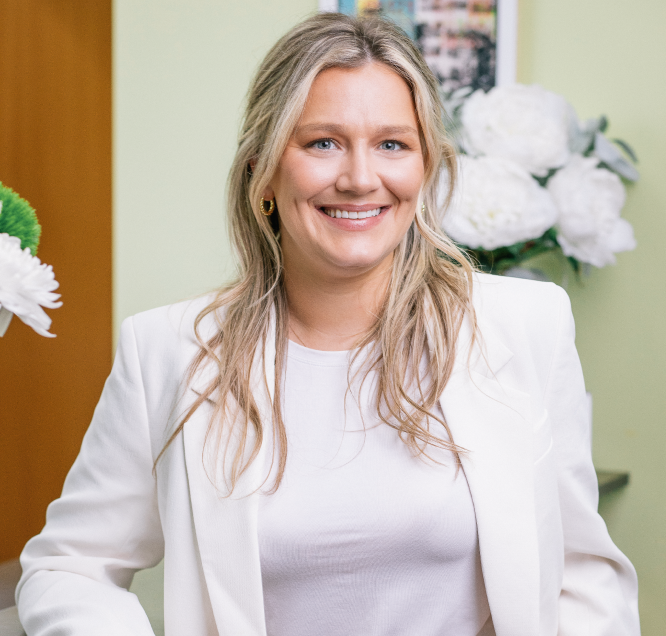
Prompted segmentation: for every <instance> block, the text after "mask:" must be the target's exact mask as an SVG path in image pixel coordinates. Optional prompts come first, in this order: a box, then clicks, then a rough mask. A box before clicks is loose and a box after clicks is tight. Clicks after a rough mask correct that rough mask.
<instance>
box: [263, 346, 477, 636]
mask: <svg viewBox="0 0 666 636" xmlns="http://www.w3.org/2000/svg"><path fill="white" fill-rule="evenodd" d="M348 364H349V353H348V352H344V351H333V352H331V351H315V350H313V349H307V348H305V347H302V346H300V345H298V344H295V343H293V342H289V351H288V360H287V370H286V379H285V393H284V420H285V426H286V429H287V439H288V458H287V467H286V471H285V475H284V480H283V482H282V484H281V486H280V488H279V489H278V490H277V492H276V493H275V494H272V495H263V496H262V498H261V503H260V507H259V546H260V555H261V570H262V578H263V587H264V602H265V609H266V622H267V629H268V636H353V635H359V636H361V635H362V636H389V635H395V636H408V635H412V634H413V635H414V636H476V634H477V633H478V632H479V630H480V629H481V627H482V626H483V625H484V623H485V622H486V620H487V619H488V617H489V615H490V611H489V608H488V601H487V598H486V593H485V587H484V583H483V576H482V573H481V562H480V557H479V547H478V538H477V529H476V518H475V515H474V507H473V505H472V499H471V496H470V493H469V489H468V486H467V481H466V479H465V475H464V473H463V471H462V470H460V471H459V472H458V475H457V477H456V470H455V464H454V458H453V456H452V455H451V454H450V453H449V452H447V451H443V450H440V449H435V448H433V449H432V453H433V455H434V456H435V457H436V458H437V459H438V461H440V462H444V463H445V465H441V464H436V463H434V462H428V461H426V460H424V459H423V458H417V457H415V456H414V455H413V454H412V452H411V451H410V449H409V448H408V447H407V445H406V444H405V443H404V442H403V441H401V440H400V438H399V436H398V433H397V431H396V430H395V429H393V428H391V427H390V426H387V425H386V424H384V423H382V422H381V421H380V420H379V419H378V417H377V416H376V415H375V411H374V408H373V401H372V399H371V398H372V396H373V394H374V386H373V382H372V377H369V378H368V380H367V381H366V382H365V384H364V386H363V387H362V389H361V392H360V395H359V393H358V386H356V387H355V388H354V390H353V391H352V392H351V393H350V392H348V390H347V389H348Z"/></svg>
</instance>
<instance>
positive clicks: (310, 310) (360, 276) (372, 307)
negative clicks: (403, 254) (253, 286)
mask: <svg viewBox="0 0 666 636" xmlns="http://www.w3.org/2000/svg"><path fill="white" fill-rule="evenodd" d="M391 263H392V259H387V260H386V261H385V262H382V263H381V264H380V265H378V266H377V267H375V268H373V269H372V270H370V271H366V272H362V273H356V274H351V275H345V276H336V275H335V274H330V275H323V276H322V275H315V274H313V273H312V272H308V271H304V270H303V269H302V268H298V267H291V268H290V267H289V263H288V262H285V278H284V281H285V287H286V291H287V302H288V304H289V338H290V340H293V341H294V342H297V343H299V344H302V345H303V346H305V347H308V348H310V349H319V350H320V351H345V350H347V349H352V348H354V347H355V346H356V345H357V344H358V342H359V341H360V340H361V338H362V337H363V336H364V335H365V334H366V333H367V332H368V331H369V330H370V329H371V328H372V327H373V326H374V324H375V323H376V322H377V319H378V316H379V312H380V310H381V306H382V303H383V302H384V298H385V295H386V288H387V286H388V283H389V279H390V276H391Z"/></svg>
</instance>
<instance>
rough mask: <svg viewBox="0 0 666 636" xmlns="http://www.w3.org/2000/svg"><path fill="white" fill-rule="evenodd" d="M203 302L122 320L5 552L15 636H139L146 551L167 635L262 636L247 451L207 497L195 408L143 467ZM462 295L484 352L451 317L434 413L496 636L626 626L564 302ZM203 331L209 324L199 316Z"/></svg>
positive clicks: (610, 631) (632, 616) (204, 415)
mask: <svg viewBox="0 0 666 636" xmlns="http://www.w3.org/2000/svg"><path fill="white" fill-rule="evenodd" d="M207 302H209V299H208V298H204V299H199V300H197V301H191V302H188V303H181V304H178V305H172V306H170V307H164V308H160V309H155V310H152V311H148V312H145V313H142V314H138V315H137V316H134V317H132V318H129V319H127V320H126V321H125V322H124V323H123V326H122V329H121V336H120V344H119V346H118V352H117V355H116V360H115V363H114V366H113V370H112V372H111V375H110V377H109V379H108V380H107V383H106V386H105V387H104V392H103V393H102V397H101V399H100V402H99V405H98V406H97V409H96V410H95V415H94V417H93V421H92V424H91V426H90V429H89V430H88V432H87V433H86V436H85V439H84V441H83V445H82V448H81V453H80V455H79V457H78V458H77V460H76V462H75V463H74V466H73V467H72V469H71V471H70V473H69V476H68V477H67V480H66V482H65V486H64V489H63V494H62V497H61V498H60V499H58V500H56V501H55V502H53V503H52V504H51V505H50V507H49V510H48V514H47V523H46V526H45V528H44V530H43V531H42V532H41V534H39V535H38V536H36V537H34V538H33V539H31V540H30V541H29V542H28V544H27V545H26V547H25V550H24V552H23V555H22V557H21V563H22V566H23V571H24V574H23V578H22V579H21V582H20V583H19V587H18V591H17V598H18V607H19V615H20V619H21V621H22V623H23V626H24V628H25V630H26V632H27V633H28V634H29V636H51V635H55V634H58V635H65V634H67V635H71V636H79V635H80V636H107V635H108V636H121V635H122V636H125V635H126V636H148V635H150V634H152V630H151V627H150V624H149V623H148V620H147V618H146V615H145V613H144V612H143V610H142V608H141V606H140V604H139V602H138V600H137V598H136V596H134V595H133V594H131V593H130V592H128V591H127V588H128V587H129V585H130V583H131V581H132V577H133V575H134V573H135V572H136V571H137V570H140V569H142V568H148V567H151V566H153V565H155V564H157V563H158V562H159V561H160V560H161V559H162V558H163V557H164V561H165V581H164V597H165V598H164V600H165V602H164V606H165V629H166V634H167V635H168V636H204V635H206V636H208V635H211V636H212V635H217V634H219V635H220V636H263V635H265V634H266V625H265V620H264V608H263V594H262V583H261V572H260V560H259V549H258V539H257V510H258V495H252V494H250V495H248V493H252V492H253V491H254V490H255V489H256V488H257V486H259V485H260V482H261V477H262V474H261V466H263V462H262V458H261V457H260V458H259V459H258V460H257V461H256V462H255V463H254V464H253V465H252V468H251V469H250V470H249V471H248V472H247V473H246V474H245V475H244V477H243V478H242V480H241V482H240V484H239V486H238V490H237V492H235V493H234V496H233V497H231V498H222V497H220V494H219V491H216V489H215V488H214V487H213V485H212V483H211V481H210V480H209V479H208V476H207V474H206V472H205V471H204V466H203V462H202V456H203V442H204V435H205V432H206V429H207V426H208V421H209V415H210V405H209V404H208V403H206V404H204V405H203V406H202V407H201V408H200V409H199V410H198V411H197V412H196V414H195V415H194V416H193V417H192V419H191V420H190V421H189V422H188V423H187V424H186V426H185V428H184V431H183V434H182V435H181V436H179V437H178V438H177V439H176V441H175V442H174V443H173V444H172V445H171V447H170V449H169V451H168V452H167V454H166V455H165V457H164V458H163V460H161V461H160V463H159V464H158V468H157V471H156V474H155V476H154V475H153V462H154V459H155V458H156V456H157V454H158V453H159V452H160V450H161V449H162V447H163V445H164V441H165V439H166V435H167V433H168V432H169V430H170V429H172V428H173V427H174V426H175V424H176V423H177V421H178V417H179V415H180V414H181V413H182V412H183V409H184V406H186V405H187V404H188V403H191V402H192V400H193V399H194V398H195V397H196V391H197V387H202V386H203V384H202V383H205V382H206V378H205V377H200V378H199V379H198V380H197V381H195V383H194V385H193V386H191V387H189V388H188V387H183V378H184V375H185V373H186V369H187V366H188V363H189V362H190V360H191V359H192V357H193V355H194V354H195V352H196V351H197V344H196V341H195V340H194V337H193V322H194V318H195V316H196V315H197V313H198V312H199V311H200V310H201V309H202V308H203V307H204V306H205V305H206V304H207ZM474 304H475V307H476V311H477V316H478V323H479V327H480V330H481V334H482V337H483V343H484V347H485V348H484V351H483V353H481V351H480V349H478V348H476V349H475V351H474V352H472V356H471V359H470V363H469V366H468V364H467V360H468V355H467V350H468V346H467V344H468V341H469V335H470V330H469V327H468V326H467V325H465V326H464V327H463V329H462V331H461V334H460V338H459V350H458V355H457V360H456V364H455V369H454V372H453V375H452V377H451V379H450V381H449V383H448V385H447V387H446V389H445V391H444V394H443V395H442V397H441V406H442V410H443V412H444V414H445V416H446V418H447V421H448V423H449V426H450V428H451V431H452V434H453V439H454V440H455V442H456V443H457V444H459V445H461V446H463V447H464V448H466V449H468V450H469V453H468V454H467V455H465V456H464V458H463V467H464V470H465V474H466V477H467V480H468V482H469V488H470V491H471V495H472V499H473V502H474V509H475V511H476V518H477V525H478V534H479V545H480V552H481V563H482V567H483V576H484V580H485V586H486V592H487V595H488V601H489V604H490V609H491V614H492V621H493V623H494V630H495V633H496V634H497V636H537V635H538V636H556V635H559V636H583V635H585V636H637V635H638V634H639V632H640V629H639V622H638V608H637V582H636V574H635V571H634V569H633V567H632V566H631V564H630V563H629V561H628V560H627V558H626V557H625V556H624V555H623V554H622V553H621V552H620V551H619V550H618V549H617V548H616V547H615V545H614V544H613V542H612V541H611V539H610V537H609V536H608V532H607V530H606V526H605V525H604V522H603V520H602V519H601V517H599V515H598V514H597V499H598V491H597V481H596V477H595V473H594V468H593V466H592V460H591V454H590V440H589V432H588V425H587V420H588V416H587V411H586V402H585V390H584V385H583V376H582V372H581V367H580V363H579V360H578V356H577V353H576V349H575V346H574V326H573V319H572V316H571V310H570V305H569V300H568V297H567V295H566V294H565V293H564V292H563V291H562V290H561V289H560V288H559V287H556V286H555V285H552V284H543V283H534V282H531V281H521V280H515V279H509V278H500V277H494V276H486V275H479V276H478V277H477V280H476V285H475V297H474ZM202 326H203V329H204V333H205V331H206V329H212V328H214V327H213V322H212V319H211V320H210V321H209V322H208V323H207V324H203V325H202ZM271 347H273V348H271ZM274 353H275V350H274V343H273V341H272V339H270V338H269V349H268V350H267V353H266V355H265V356H264V360H265V362H264V363H263V364H262V362H261V360H260V359H257V361H256V362H257V363H256V364H255V366H254V371H253V373H254V378H255V382H256V387H257V389H256V395H257V397H258V400H259V403H260V407H261V409H263V410H264V412H268V409H269V396H268V393H267V391H268V389H266V384H265V383H264V382H263V377H262V375H263V371H264V370H265V373H266V375H267V379H268V382H267V384H268V387H272V386H273V380H274ZM262 367H264V368H263V369H262ZM241 495H248V496H241ZM491 629H492V628H491ZM313 636H315V635H313ZM317 636H318V635H317ZM416 636H419V635H416ZM423 636H427V635H423ZM452 636H455V635H452Z"/></svg>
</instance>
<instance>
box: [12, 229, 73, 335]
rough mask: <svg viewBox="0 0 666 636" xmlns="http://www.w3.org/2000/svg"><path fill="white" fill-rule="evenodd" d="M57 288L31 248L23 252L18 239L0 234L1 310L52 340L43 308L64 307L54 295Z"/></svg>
mask: <svg viewBox="0 0 666 636" xmlns="http://www.w3.org/2000/svg"><path fill="white" fill-rule="evenodd" d="M57 288H58V283H57V281H56V279H55V276H54V275H53V268H52V267H51V266H50V265H45V264H43V263H42V262H41V261H40V260H39V259H38V258H37V257H36V256H33V255H32V254H31V253H30V250H29V249H28V248H26V249H24V250H22V249H21V241H20V239H19V238H17V237H16V236H10V235H9V234H0V307H4V308H5V309H7V310H8V311H11V312H12V313H14V314H16V315H17V316H18V317H19V318H20V319H21V320H22V321H23V322H24V323H25V324H26V325H28V326H29V327H32V328H33V329H34V330H35V331H36V332H37V333H38V334H40V335H42V336H46V337H49V338H53V337H54V335H55V334H52V333H49V332H48V329H49V327H50V326H51V319H50V318H49V317H48V316H47V315H46V313H45V312H44V310H43V309H42V307H48V308H49V309H55V308H57V307H60V306H61V305H62V303H61V302H57V300H58V298H60V295H59V294H54V293H53V290H54V289H57ZM40 305H41V307H40Z"/></svg>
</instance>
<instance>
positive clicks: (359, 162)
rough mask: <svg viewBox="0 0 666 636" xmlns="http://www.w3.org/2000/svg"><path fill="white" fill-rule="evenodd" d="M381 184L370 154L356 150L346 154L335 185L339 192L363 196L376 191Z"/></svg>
mask: <svg viewBox="0 0 666 636" xmlns="http://www.w3.org/2000/svg"><path fill="white" fill-rule="evenodd" d="M381 183H382V182H381V178H380V176H379V173H378V172H377V166H375V165H374V162H373V157H372V156H371V153H370V152H368V151H367V150H365V149H361V148H356V149H352V150H350V151H349V152H347V153H346V156H345V159H344V160H343V161H342V163H341V165H340V173H339V175H338V178H337V180H336V183H335V186H336V188H337V190H338V191H339V192H345V193H347V194H353V195H356V196H363V195H366V194H369V193H370V192H374V191H375V190H378V189H379V188H380V187H381Z"/></svg>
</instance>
